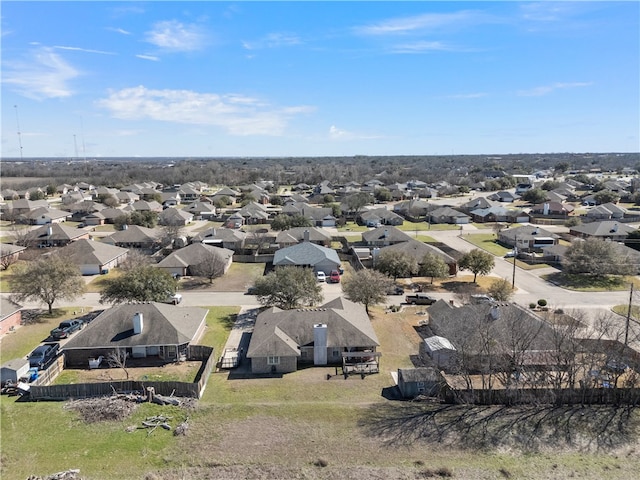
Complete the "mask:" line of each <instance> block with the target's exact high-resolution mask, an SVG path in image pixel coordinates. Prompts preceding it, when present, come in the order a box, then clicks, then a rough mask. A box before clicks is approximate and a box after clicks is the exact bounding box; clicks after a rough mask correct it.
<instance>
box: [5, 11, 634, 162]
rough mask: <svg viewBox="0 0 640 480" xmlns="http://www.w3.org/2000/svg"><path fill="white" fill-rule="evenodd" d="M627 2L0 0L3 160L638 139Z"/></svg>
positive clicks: (567, 148) (487, 147) (584, 147)
mask: <svg viewBox="0 0 640 480" xmlns="http://www.w3.org/2000/svg"><path fill="white" fill-rule="evenodd" d="M639 24H640V2H637V1H622V2H615V1H603V2H597V1H570V2H551V1H542V2H524V1H523V2H521V1H498V2H482V1H471V2H457V1H440V2H427V1H424V2H422V1H413V2H396V1H393V2H366V1H355V2H340V1H333V2H266V1H263V2H259V1H254V2H248V1H238V2H222V1H220V2H218V1H196V2H189V1H181V2H169V1H149V2H125V1H110V2H93V1H91V2H88V1H76V2H58V1H46V2H31V1H3V2H2V4H1V24H0V26H1V32H2V36H1V42H2V43H1V54H2V55H1V70H2V76H1V78H2V83H1V89H2V90H1V95H2V97H1V108H2V110H1V115H2V117H1V118H2V144H1V145H2V146H1V149H2V150H1V155H2V158H9V157H11V158H19V157H21V156H22V157H23V158H31V157H68V158H84V159H91V158H99V157H184V158H189V157H228V156H233V157H256V156H258V157H291V156H294V157H295V156H353V155H370V156H374V155H451V154H454V155H458V154H508V153H563V152H575V153H583V152H638V151H640V138H639V135H640V65H639V62H640V25H639Z"/></svg>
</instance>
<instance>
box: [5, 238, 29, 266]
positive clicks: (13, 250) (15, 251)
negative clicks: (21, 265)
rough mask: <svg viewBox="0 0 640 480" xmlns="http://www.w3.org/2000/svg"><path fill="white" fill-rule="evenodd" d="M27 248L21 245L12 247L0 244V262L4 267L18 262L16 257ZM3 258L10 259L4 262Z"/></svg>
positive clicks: (8, 244)
mask: <svg viewBox="0 0 640 480" xmlns="http://www.w3.org/2000/svg"><path fill="white" fill-rule="evenodd" d="M26 249H27V247H24V246H22V245H13V244H12V243H0V261H2V262H5V264H6V265H8V264H10V263H13V262H15V261H16V260H18V257H19V256H20V254H21V253H22V252H24V251H25V250H26ZM5 257H10V258H7V259H6V260H5Z"/></svg>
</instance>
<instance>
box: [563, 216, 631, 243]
mask: <svg viewBox="0 0 640 480" xmlns="http://www.w3.org/2000/svg"><path fill="white" fill-rule="evenodd" d="M635 231H637V228H635V227H632V226H631V225H627V224H626V223H620V222H616V221H615V220H604V221H602V222H592V223H583V224H580V225H576V226H574V227H570V228H569V234H570V235H573V236H574V237H578V238H599V239H601V240H611V241H613V242H624V240H625V239H626V238H627V235H629V234H630V233H631V232H635Z"/></svg>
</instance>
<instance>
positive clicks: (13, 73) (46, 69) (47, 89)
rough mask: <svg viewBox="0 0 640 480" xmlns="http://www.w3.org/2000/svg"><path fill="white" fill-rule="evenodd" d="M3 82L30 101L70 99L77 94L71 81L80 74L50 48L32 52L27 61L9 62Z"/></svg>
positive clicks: (5, 65) (5, 66)
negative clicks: (30, 99) (73, 94)
mask: <svg viewBox="0 0 640 480" xmlns="http://www.w3.org/2000/svg"><path fill="white" fill-rule="evenodd" d="M3 70H4V73H3V79H2V82H3V83H4V84H6V85H10V86H12V87H13V88H15V90H17V91H18V92H19V93H20V94H22V95H24V96H25V97H28V98H33V99H36V100H42V99H45V98H59V97H69V96H71V95H72V93H73V91H72V89H71V87H70V86H69V81H71V80H73V79H74V78H76V77H77V76H78V75H80V73H79V72H78V70H76V69H75V68H74V67H73V66H71V65H70V64H69V63H67V62H66V61H65V60H64V59H63V58H62V57H61V56H60V55H59V54H57V53H55V52H54V51H53V49H51V48H48V47H42V48H38V49H36V50H34V51H32V52H31V56H30V58H29V59H28V60H25V61H6V62H5V64H4V68H3Z"/></svg>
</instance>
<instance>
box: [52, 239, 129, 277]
mask: <svg viewBox="0 0 640 480" xmlns="http://www.w3.org/2000/svg"><path fill="white" fill-rule="evenodd" d="M128 253H129V250H128V249H126V248H122V247H117V246H115V245H109V244H108V243H103V242H96V241H94V240H87V239H82V240H78V241H77V242H73V243H70V244H69V245H67V246H65V247H63V248H62V249H61V250H60V254H61V255H62V256H63V257H64V258H66V259H67V260H68V261H69V262H70V263H73V264H75V265H77V266H78V267H79V268H80V272H81V273H82V275H100V274H102V273H106V272H108V271H109V270H111V269H112V268H115V267H117V266H118V265H119V264H121V263H122V262H123V261H124V260H125V259H126V258H127V254H128Z"/></svg>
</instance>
